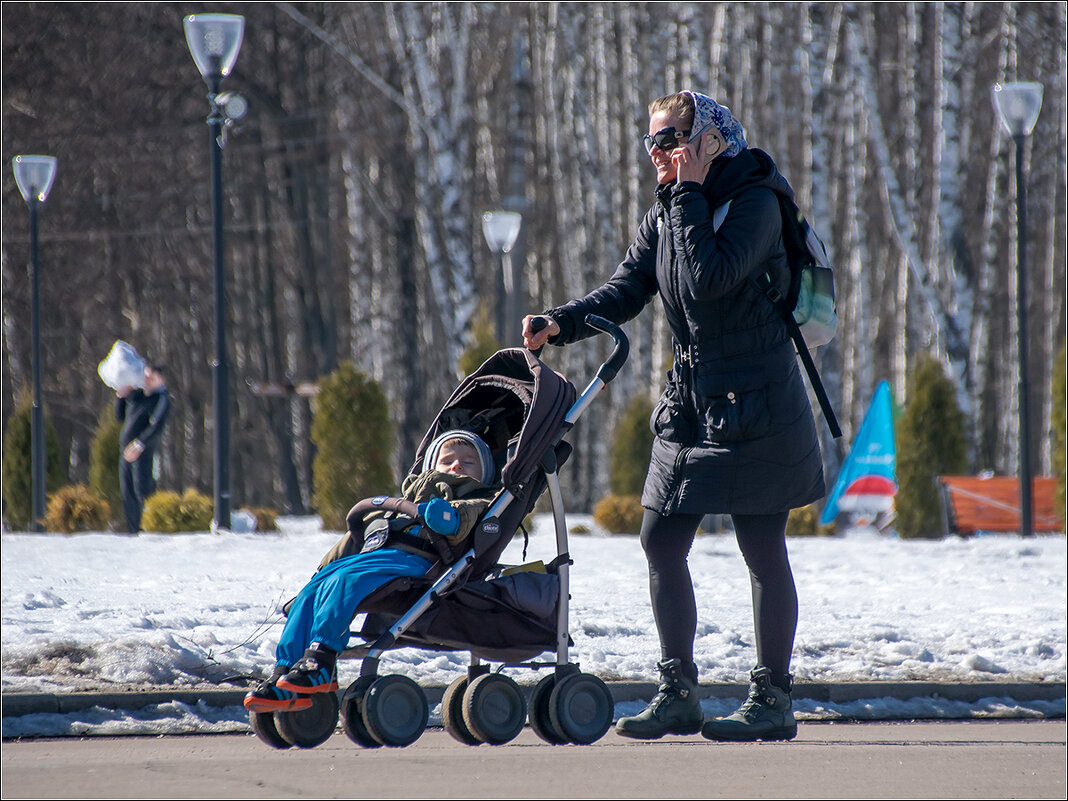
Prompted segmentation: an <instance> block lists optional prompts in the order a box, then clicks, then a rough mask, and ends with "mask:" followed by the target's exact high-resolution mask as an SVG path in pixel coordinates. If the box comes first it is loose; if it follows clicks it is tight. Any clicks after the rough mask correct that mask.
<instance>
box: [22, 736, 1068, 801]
mask: <svg viewBox="0 0 1068 801" xmlns="http://www.w3.org/2000/svg"><path fill="white" fill-rule="evenodd" d="M2 754H3V756H2V762H3V796H4V798H64V797H77V798H115V799H119V798H145V797H154V798H302V797H311V798H516V799H519V798H732V799H737V798H821V799H822V798H835V799H837V798H929V799H937V798H968V799H972V798H1065V792H1066V786H1065V754H1066V747H1065V723H1064V721H1028V722H1025V721H1007V722H993V721H989V722H986V721H984V722H978V721H967V722H966V721H961V722H943V723H847V724H843V723H838V724H828V723H809V724H802V725H801V726H800V727H799V733H798V737H797V739H796V740H794V741H793V742H790V743H711V742H708V741H707V740H704V739H702V738H701V737H700V736H693V737H671V738H665V739H664V740H660V741H656V742H651V743H646V742H637V741H634V740H626V739H623V738H620V737H617V736H616V735H615V734H614V733H612V732H610V733H609V734H608V735H606V736H605V737H604V738H603V739H602V740H600V741H598V742H597V743H595V744H594V745H589V746H573V745H567V746H551V745H547V744H545V743H543V742H542V741H541V740H539V739H537V737H535V735H534V734H533V733H532V732H531V731H530V729H529V728H528V729H525V730H524V731H523V732H522V734H520V735H519V737H518V738H517V739H516V740H514V741H513V742H511V743H509V744H508V745H503V746H488V745H482V746H478V747H470V746H464V745H461V744H460V743H458V742H456V741H455V740H453V739H452V738H451V737H450V736H449V735H448V734H446V733H445V732H444V731H442V730H441V729H429V730H427V731H426V732H425V733H424V734H423V736H422V737H421V738H420V739H419V740H418V741H417V742H416V743H414V744H413V745H411V746H409V747H408V748H403V749H395V748H379V749H374V750H368V749H362V748H359V747H357V746H356V745H354V744H353V743H351V742H350V741H349V740H348V739H347V738H346V737H345V735H344V734H341V733H337V734H335V735H334V736H333V737H331V738H330V740H328V741H327V742H326V743H324V744H323V745H321V746H319V747H318V748H315V749H310V750H298V749H292V750H289V751H276V750H273V749H270V748H267V747H266V746H264V745H263V744H262V743H260V742H259V740H257V739H256V738H255V737H254V736H251V735H214V736H199V735H198V736H181V737H163V738H146V737H121V738H104V737H101V738H90V739H84V740H79V739H76V738H64V739H57V740H30V741H25V742H18V741H7V742H5V743H4V746H3V751H2Z"/></svg>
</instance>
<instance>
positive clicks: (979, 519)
mask: <svg viewBox="0 0 1068 801" xmlns="http://www.w3.org/2000/svg"><path fill="white" fill-rule="evenodd" d="M1032 486H1033V490H1032V495H1031V521H1032V528H1033V529H1034V530H1035V531H1063V530H1064V520H1063V519H1062V518H1061V513H1060V510H1059V509H1058V508H1057V502H1056V491H1057V479H1055V478H1036V479H1034V483H1033V485H1032ZM938 487H939V494H940V496H941V499H942V521H943V524H944V527H945V532H946V534H959V535H962V536H966V535H969V534H975V533H976V532H979V531H1019V530H1020V480H1019V479H1018V478H1014V477H1012V476H991V477H989V478H984V477H981V476H939V477H938Z"/></svg>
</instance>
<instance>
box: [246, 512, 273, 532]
mask: <svg viewBox="0 0 1068 801" xmlns="http://www.w3.org/2000/svg"><path fill="white" fill-rule="evenodd" d="M241 511H243V512H248V513H249V514H250V515H252V516H253V517H254V518H256V531H278V512H276V511H275V510H274V509H271V508H270V507H269V506H246V507H245V508H244V509H242V510H241Z"/></svg>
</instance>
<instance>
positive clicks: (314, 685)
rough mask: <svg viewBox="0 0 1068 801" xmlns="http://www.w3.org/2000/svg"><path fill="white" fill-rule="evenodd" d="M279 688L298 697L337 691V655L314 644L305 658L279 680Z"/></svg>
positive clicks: (305, 653) (320, 645)
mask: <svg viewBox="0 0 1068 801" xmlns="http://www.w3.org/2000/svg"><path fill="white" fill-rule="evenodd" d="M278 687H279V689H282V690H289V691H290V692H293V693H297V694H298V695H310V694H312V693H332V692H336V691H337V687H338V685H337V653H336V652H335V651H331V650H330V649H329V648H327V647H326V646H324V645H322V644H321V643H317V642H313V643H312V644H311V647H310V648H308V650H307V651H305V652H304V657H303V658H302V659H301V660H300V661H299V662H297V664H295V665H293V668H292V669H291V670H290V671H289V672H288V673H286V675H284V676H283V677H282V678H280V679H279V680H278Z"/></svg>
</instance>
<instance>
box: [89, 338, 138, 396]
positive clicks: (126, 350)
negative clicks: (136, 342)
mask: <svg viewBox="0 0 1068 801" xmlns="http://www.w3.org/2000/svg"><path fill="white" fill-rule="evenodd" d="M96 371H97V373H99V374H100V378H101V379H102V380H103V382H104V383H105V384H107V385H108V386H109V387H111V388H112V389H121V388H123V387H143V386H144V385H145V360H144V359H142V358H141V357H140V356H138V355H137V351H136V350H134V349H133V348H132V347H131V346H130V345H128V344H126V343H125V342H123V341H122V340H121V339H120V340H119V341H117V342H116V343H115V344H114V345H112V347H111V352H110V353H109V354H108V355H107V358H105V359H104V361H102V362H100V365H99V366H98V367H97V368H96Z"/></svg>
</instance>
